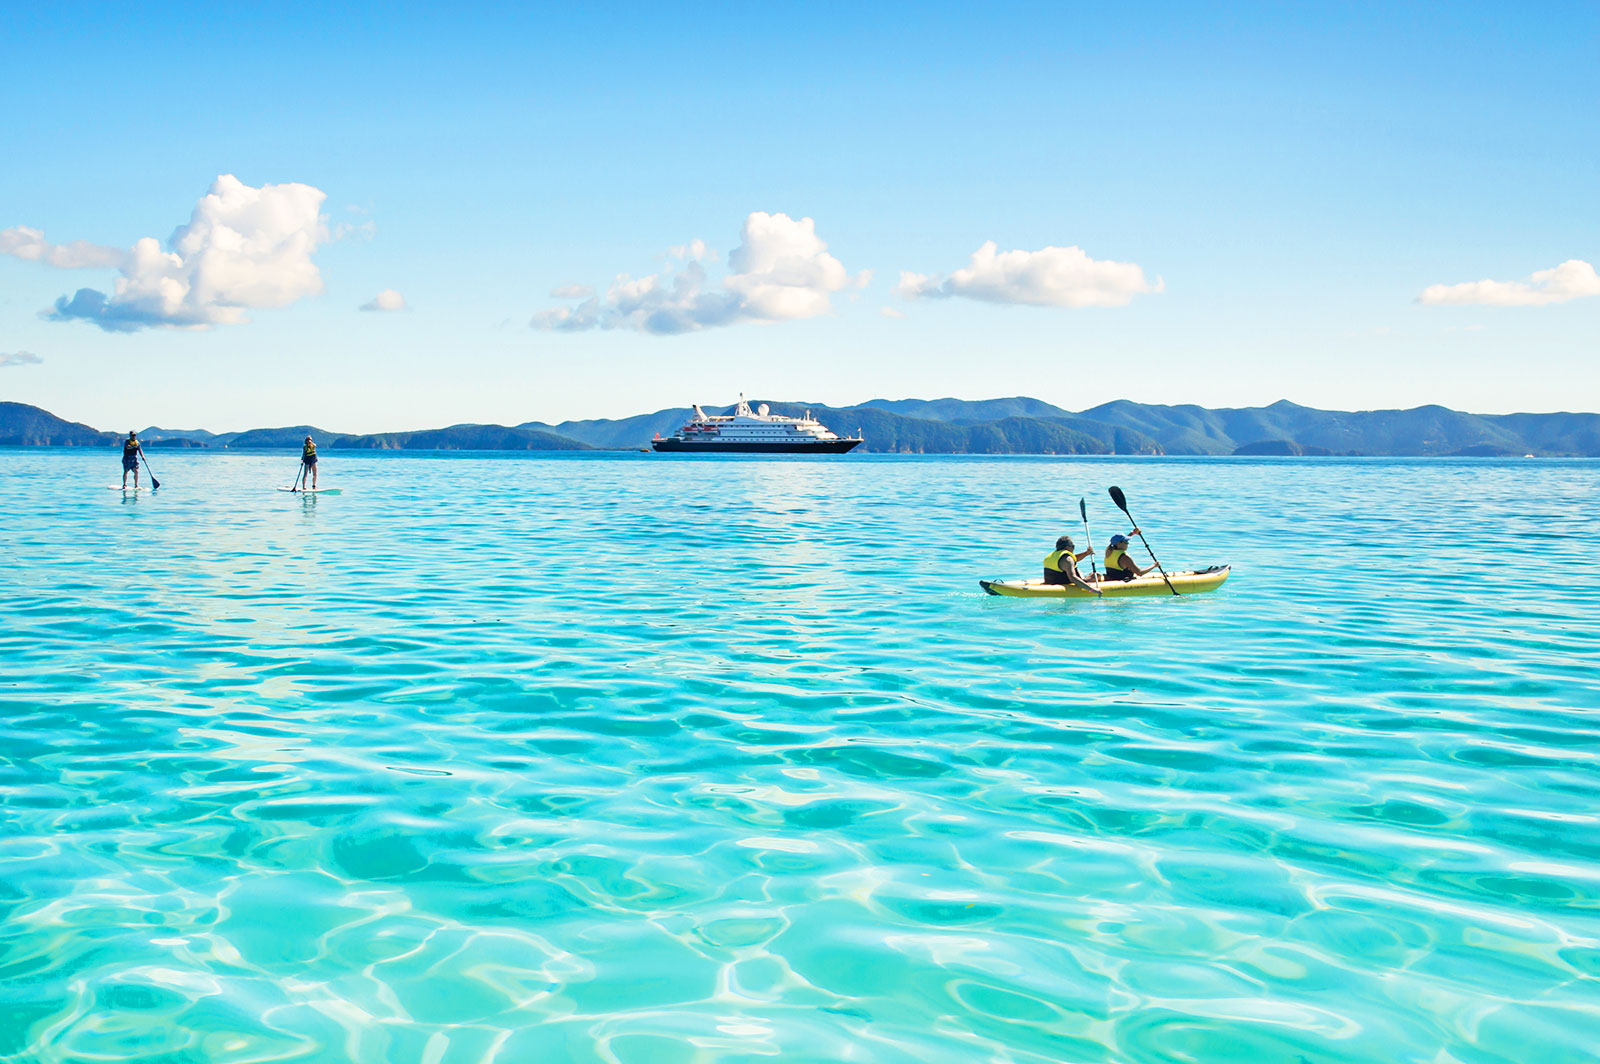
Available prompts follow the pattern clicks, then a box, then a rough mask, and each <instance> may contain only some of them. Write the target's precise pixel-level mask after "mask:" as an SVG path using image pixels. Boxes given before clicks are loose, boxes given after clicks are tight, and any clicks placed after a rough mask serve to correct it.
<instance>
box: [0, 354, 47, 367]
mask: <svg viewBox="0 0 1600 1064" xmlns="http://www.w3.org/2000/svg"><path fill="white" fill-rule="evenodd" d="M43 361H44V359H42V358H40V357H39V356H38V355H36V354H34V353H33V352H32V351H9V352H8V351H0V367H5V366H37V365H38V364H39V363H41V362H43Z"/></svg>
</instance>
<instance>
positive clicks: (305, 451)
mask: <svg viewBox="0 0 1600 1064" xmlns="http://www.w3.org/2000/svg"><path fill="white" fill-rule="evenodd" d="M316 456H317V445H316V444H314V443H308V444H306V445H305V446H304V447H302V448H300V460H301V461H302V462H304V461H305V460H306V459H307V458H315V457H316Z"/></svg>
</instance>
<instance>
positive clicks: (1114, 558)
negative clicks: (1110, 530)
mask: <svg viewBox="0 0 1600 1064" xmlns="http://www.w3.org/2000/svg"><path fill="white" fill-rule="evenodd" d="M1138 534H1139V530H1138V528H1135V529H1134V530H1133V531H1132V532H1130V533H1128V535H1130V536H1137V535H1138ZM1154 568H1155V566H1153V565H1147V566H1145V567H1144V568H1143V569H1141V568H1139V566H1138V565H1137V564H1136V563H1135V562H1134V560H1133V559H1132V558H1130V557H1128V536H1112V537H1111V542H1110V543H1109V544H1108V545H1107V546H1106V579H1107V580H1132V579H1134V578H1136V577H1140V576H1143V575H1144V574H1145V573H1148V572H1149V571H1150V570H1151V569H1154Z"/></svg>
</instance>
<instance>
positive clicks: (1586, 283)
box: [1417, 259, 1600, 307]
mask: <svg viewBox="0 0 1600 1064" xmlns="http://www.w3.org/2000/svg"><path fill="white" fill-rule="evenodd" d="M1584 296H1600V274H1596V273H1595V269H1594V267H1593V266H1591V265H1590V264H1589V263H1587V262H1584V261H1583V260H1582V259H1568V260H1567V261H1566V262H1563V263H1562V264H1561V265H1559V266H1557V267H1555V268H1554V269H1549V270H1540V271H1539V272H1538V273H1536V274H1534V275H1533V276H1532V277H1529V278H1528V279H1527V280H1526V281H1468V282H1466V283H1465V284H1435V285H1429V286H1428V287H1427V288H1424V289H1423V290H1422V294H1421V295H1420V296H1418V297H1417V302H1418V303H1425V304H1427V305H1429V306H1437V307H1442V306H1477V307H1540V306H1544V305H1545V304H1546V303H1565V302H1566V301H1567V300H1569V299H1582V298H1583V297H1584Z"/></svg>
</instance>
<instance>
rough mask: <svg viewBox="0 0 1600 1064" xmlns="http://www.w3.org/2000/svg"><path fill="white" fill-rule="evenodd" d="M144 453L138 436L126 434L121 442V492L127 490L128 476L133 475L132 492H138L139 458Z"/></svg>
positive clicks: (131, 433)
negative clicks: (125, 437) (126, 436)
mask: <svg viewBox="0 0 1600 1064" xmlns="http://www.w3.org/2000/svg"><path fill="white" fill-rule="evenodd" d="M143 453H144V451H143V449H142V448H141V447H140V445H139V434H138V433H137V432H130V433H128V438H127V439H125V440H123V441H122V490H123V491H127V490H128V474H129V473H132V474H133V490H134V491H138V490H139V456H140V455H142V454H143Z"/></svg>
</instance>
